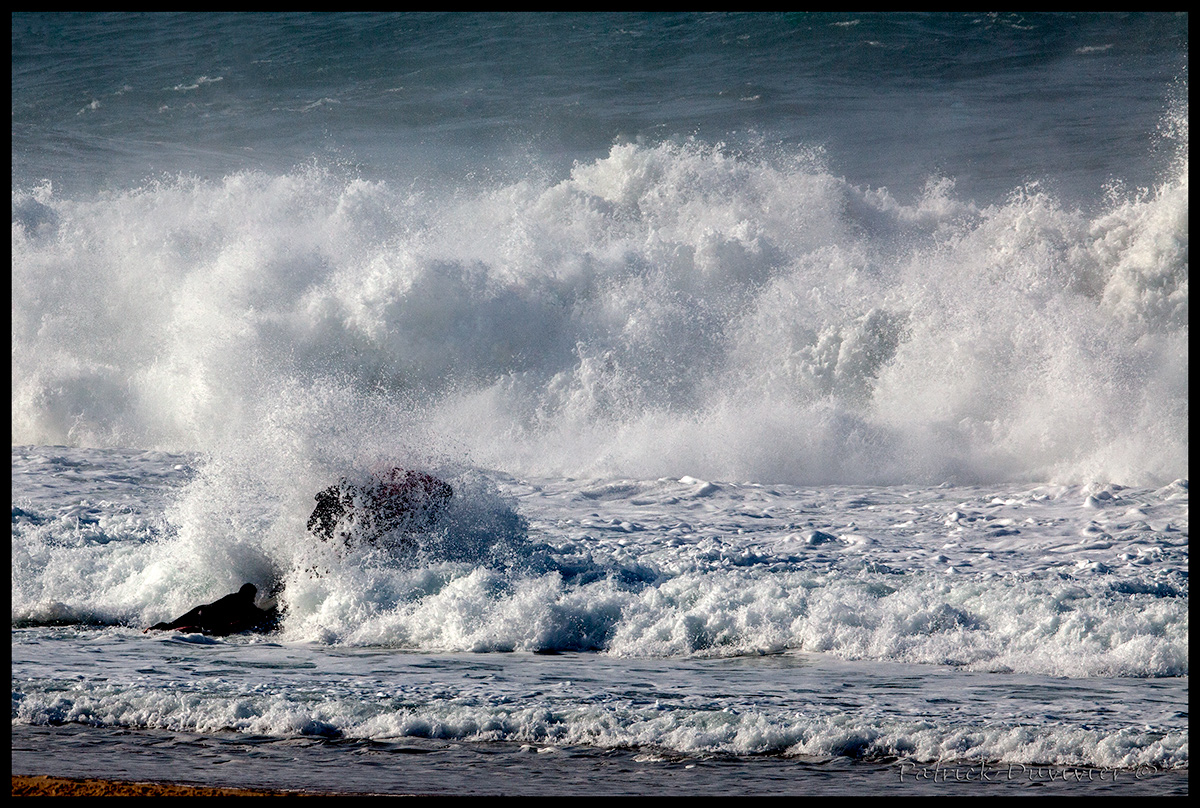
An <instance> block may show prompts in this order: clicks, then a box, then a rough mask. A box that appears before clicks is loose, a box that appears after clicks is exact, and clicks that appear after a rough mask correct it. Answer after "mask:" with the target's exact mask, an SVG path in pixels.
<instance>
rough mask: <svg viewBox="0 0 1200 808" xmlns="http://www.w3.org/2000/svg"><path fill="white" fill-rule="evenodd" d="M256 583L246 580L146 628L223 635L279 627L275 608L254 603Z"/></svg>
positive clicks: (256, 590)
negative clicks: (210, 600)
mask: <svg viewBox="0 0 1200 808" xmlns="http://www.w3.org/2000/svg"><path fill="white" fill-rule="evenodd" d="M257 594H258V587H256V586H255V585H254V584H246V585H245V586H243V587H242V588H241V589H239V590H238V591H237V592H234V593H233V594H232V595H226V596H225V597H223V598H221V599H220V600H218V601H215V602H213V603H206V604H204V605H203V606H197V607H196V608H194V609H192V610H191V611H190V612H188V613H187V614H184V615H180V616H179V617H176V618H175V619H174V620H172V621H170V622H169V623H156V624H154V625H153V626H151V627H150V628H148V629H146V631H186V632H191V633H196V634H210V635H212V636H216V637H224V636H227V635H229V634H240V633H242V632H243V631H258V632H268V631H274V630H275V629H276V628H278V627H279V613H278V612H277V611H276V610H275V609H260V608H258V607H257V606H255V605H254V597H255V595H257Z"/></svg>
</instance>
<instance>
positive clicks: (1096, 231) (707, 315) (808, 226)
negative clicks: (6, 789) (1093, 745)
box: [12, 133, 1188, 484]
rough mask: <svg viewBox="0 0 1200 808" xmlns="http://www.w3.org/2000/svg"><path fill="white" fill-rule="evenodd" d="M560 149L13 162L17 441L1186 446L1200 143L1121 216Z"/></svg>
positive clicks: (657, 460)
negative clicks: (432, 157) (126, 187)
mask: <svg viewBox="0 0 1200 808" xmlns="http://www.w3.org/2000/svg"><path fill="white" fill-rule="evenodd" d="M1182 139H1183V140H1184V142H1186V133H1184V135H1183V136H1182ZM537 176H538V175H537V174H536V173H533V172H531V175H530V177H531V178H530V179H528V180H525V181H519V182H514V183H507V184H504V183H501V184H495V185H491V186H486V185H484V186H465V187H460V188H456V189H454V190H453V191H452V192H447V191H445V190H444V189H443V190H433V189H423V188H419V187H409V188H395V187H392V186H389V185H387V184H385V183H382V182H367V181H363V180H358V179H347V178H345V177H343V176H341V175H339V174H338V173H337V172H334V171H329V170H324V169H321V168H308V169H300V170H296V171H295V172H292V173H290V174H284V175H279V176H269V175H265V174H260V173H252V172H251V173H238V174H233V175H230V176H227V177H226V178H225V179H223V180H221V181H217V182H207V181H200V180H195V179H187V178H179V179H173V180H164V181H162V182H157V183H153V184H149V185H146V186H144V187H142V188H138V189H136V190H133V191H128V192H119V193H106V194H103V195H100V196H97V197H91V198H88V197H75V198H59V197H58V196H57V195H56V194H55V193H54V192H53V190H52V188H51V187H50V186H49V185H47V186H43V187H41V188H38V189H34V190H32V191H14V193H13V228H12V249H13V295H14V297H13V306H12V312H13V351H12V355H13V373H12V378H13V410H12V412H13V421H12V429H13V439H14V442H16V443H63V444H73V445H85V446H142V447H148V448H163V449H172V450H206V451H207V450H211V449H214V448H215V447H218V446H223V445H225V444H227V443H230V442H232V443H239V442H240V443H242V444H245V445H251V446H253V445H254V444H255V443H256V442H261V438H260V437H259V436H260V432H261V430H262V428H263V425H264V424H266V425H268V432H269V433H270V435H271V437H272V438H273V439H278V440H282V441H290V442H303V443H310V444H321V443H325V442H328V441H330V440H332V439H333V437H332V436H331V434H330V433H331V431H332V432H334V433H338V432H345V433H347V434H349V433H351V432H354V431H356V430H357V431H359V432H364V433H368V434H371V435H375V436H386V437H384V438H382V439H383V440H385V441H396V440H401V441H404V442H406V443H408V444H409V445H410V446H420V447H421V448H422V449H423V450H425V451H427V452H432V453H435V454H441V455H443V456H451V457H462V456H464V454H465V455H467V456H469V457H470V458H471V461H470V462H472V463H473V464H475V465H479V466H485V467H490V468H497V469H503V470H506V471H509V472H512V473H517V474H540V475H543V476H553V475H568V476H580V475H588V474H590V475H594V476H614V475H630V476H636V477H642V478H654V477H657V476H662V475H672V476H676V477H678V476H682V475H683V474H688V473H691V474H698V475H700V476H704V477H708V478H721V479H757V480H764V481H766V480H770V481H780V482H794V483H799V482H840V483H896V482H901V483H904V482H927V483H928V482H932V483H937V482H941V481H944V480H956V481H960V482H970V481H984V482H992V481H1030V480H1037V481H1052V480H1053V481H1061V482H1087V481H1091V480H1100V481H1103V482H1121V483H1124V484H1146V483H1158V484H1161V483H1165V482H1168V481H1169V480H1171V479H1174V478H1176V477H1182V476H1186V473H1187V438H1186V436H1187V428H1186V427H1187V364H1188V349H1187V336H1188V327H1187V292H1188V279H1187V267H1188V259H1187V237H1188V228H1187V215H1188V203H1187V200H1188V182H1187V164H1186V159H1184V160H1183V161H1182V163H1181V164H1180V165H1177V166H1176V167H1175V168H1174V169H1173V171H1172V173H1171V174H1170V175H1169V176H1167V177H1166V178H1165V179H1164V181H1163V183H1162V184H1161V185H1160V186H1159V187H1157V188H1155V189H1153V190H1151V191H1147V192H1146V193H1144V194H1142V195H1138V196H1129V197H1121V198H1117V199H1116V200H1115V201H1113V202H1112V203H1111V204H1109V205H1108V207H1107V208H1106V209H1104V210H1101V211H1099V212H1097V213H1082V212H1079V211H1076V210H1071V209H1066V208H1063V207H1062V206H1060V205H1059V204H1058V203H1057V202H1056V201H1055V199H1054V198H1053V196H1052V195H1050V194H1049V193H1047V192H1044V191H1042V190H1039V189H1037V188H1036V187H1034V188H1026V189H1022V190H1019V191H1017V192H1015V193H1014V194H1013V196H1012V197H1011V199H1010V200H1009V201H1008V202H1006V203H1004V204H1001V205H996V206H992V207H988V208H985V209H977V208H976V207H974V206H973V205H972V204H971V203H970V202H969V201H963V200H959V199H957V198H955V196H954V193H953V188H952V183H949V182H947V181H941V182H933V183H931V184H930V186H929V188H928V189H927V192H926V194H925V195H924V197H922V198H920V199H915V200H912V201H902V200H897V199H895V198H893V197H892V196H891V195H890V194H888V193H887V191H886V190H873V189H863V188H858V187H855V186H852V185H850V184H848V183H846V182H845V181H843V180H841V179H838V178H837V177H836V176H834V175H833V174H831V173H830V172H829V171H828V170H827V169H825V168H824V167H823V165H822V162H821V160H820V159H819V157H818V156H814V155H811V154H808V153H795V154H792V155H788V156H779V155H769V156H765V155H759V154H743V153H729V152H727V151H726V150H723V149H722V148H720V147H712V146H707V145H704V144H699V143H680V144H671V143H665V144H660V145H654V146H649V145H618V146H615V147H613V149H612V151H611V153H610V154H609V155H608V156H607V157H606V158H603V159H600V160H596V161H594V162H590V163H586V164H577V165H576V166H575V168H574V170H573V171H572V172H571V174H570V176H569V177H566V178H563V179H557V180H555V179H543V178H535V177H537ZM300 412H304V413H305V415H306V416H307V417H310V418H316V419H317V423H304V422H301V420H300V419H299V418H298V417H297V415H298V414H299V413H300ZM355 419H358V420H355ZM284 422H287V424H288V425H284ZM276 427H277V428H276ZM289 429H290V430H291V433H290V434H289V433H288V430H289ZM250 451H257V449H251V450H250Z"/></svg>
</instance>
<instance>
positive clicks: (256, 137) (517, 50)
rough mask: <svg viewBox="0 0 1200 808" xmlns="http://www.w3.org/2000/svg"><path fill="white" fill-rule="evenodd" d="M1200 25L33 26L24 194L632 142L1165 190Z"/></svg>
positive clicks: (418, 165) (412, 170) (21, 91)
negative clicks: (1167, 146) (38, 185)
mask: <svg viewBox="0 0 1200 808" xmlns="http://www.w3.org/2000/svg"><path fill="white" fill-rule="evenodd" d="M1187 33H1188V28H1187V15H1186V14H971V13H968V14H849V13H836V14H699V15H698V14H628V13H599V14H530V15H510V14H500V15H493V14H354V15H336V14H335V15H329V14H320V15H313V14H268V15H260V14H239V15H228V14H147V15H128V14H73V15H57V14H50V15H47V14H34V15H29V14H17V15H14V16H13V27H12V58H13V69H12V76H13V85H12V90H13V101H12V136H13V182H14V184H15V185H26V184H29V183H35V182H37V181H39V180H41V179H45V178H49V179H51V180H53V181H55V182H56V183H63V184H73V183H82V184H84V185H97V184H98V185H105V184H111V183H115V184H118V185H127V184H130V183H132V184H138V183H140V182H141V181H142V180H143V179H145V178H146V177H153V176H156V175H158V174H160V173H162V172H166V173H169V174H173V173H177V172H181V171H182V172H187V173H200V174H202V175H213V174H216V175H219V174H222V173H225V172H228V171H230V170H235V169H240V168H246V167H254V168H263V169H266V170H270V171H278V170H285V169H288V168H290V167H292V166H293V165H294V164H296V163H302V162H304V161H308V160H312V159H318V160H329V161H342V162H345V163H349V164H352V165H356V166H359V167H360V168H361V169H362V171H363V172H364V173H365V174H366V175H367V176H383V177H395V176H429V174H430V173H431V172H434V173H438V174H441V173H445V174H447V175H450V176H454V177H460V178H461V177H462V176H464V175H466V174H469V173H471V172H477V173H479V172H483V173H489V174H492V175H502V176H503V175H506V174H513V173H516V174H522V173H525V172H527V171H529V170H530V166H531V164H532V165H536V166H540V167H541V168H542V169H544V170H547V171H559V170H561V169H562V167H563V166H564V165H565V166H569V165H570V162H571V161H573V160H590V159H595V158H596V157H597V156H600V155H602V154H604V153H605V152H607V150H608V149H609V147H610V146H611V145H612V144H613V143H614V142H617V141H622V140H630V141H649V142H658V141H661V140H663V139H669V138H687V137H693V136H694V137H698V138H701V139H703V140H704V141H706V142H710V143H715V142H724V143H729V144H733V145H736V146H740V147H750V146H752V145H757V146H758V147H760V148H766V149H768V150H776V151H781V152H783V153H785V154H786V153H789V152H793V151H795V150H802V149H813V148H819V149H823V150H825V151H826V153H827V154H828V155H829V158H830V160H831V162H832V165H833V169H834V170H835V172H836V173H844V174H845V176H846V177H847V178H848V179H850V180H851V181H852V182H855V183H859V184H868V185H872V186H880V185H884V186H888V187H889V188H891V189H892V190H893V192H899V193H907V192H911V191H912V190H913V189H914V188H915V189H918V190H919V188H920V187H921V186H922V185H923V184H924V183H925V181H926V179H927V178H928V177H929V176H930V175H940V176H949V177H952V178H954V179H955V180H956V181H957V182H958V183H959V186H958V187H959V190H960V192H963V193H965V194H966V195H967V196H970V197H972V198H976V199H977V200H980V201H990V199H991V198H994V197H995V196H997V195H1003V194H1006V193H1008V192H1009V191H1011V190H1012V189H1013V188H1014V187H1015V186H1018V185H1020V184H1022V183H1025V182H1029V181H1042V182H1048V183H1050V184H1051V185H1053V186H1056V187H1058V188H1059V189H1061V191H1062V192H1064V193H1066V194H1069V195H1072V196H1081V197H1083V198H1086V197H1089V196H1091V195H1094V194H1096V193H1097V191H1098V189H1099V188H1100V186H1101V185H1102V184H1103V183H1104V182H1106V181H1108V180H1109V179H1119V180H1122V181H1124V182H1127V183H1129V184H1131V185H1135V186H1139V185H1140V186H1145V185H1150V184H1152V183H1153V181H1154V180H1155V178H1156V176H1157V174H1158V172H1159V171H1161V168H1162V166H1161V163H1162V158H1161V155H1158V154H1156V147H1155V145H1154V141H1155V137H1156V134H1155V133H1156V128H1157V127H1158V126H1159V124H1160V122H1161V118H1162V116H1163V113H1164V111H1165V110H1166V108H1167V106H1168V104H1169V100H1170V97H1171V95H1172V93H1174V94H1177V95H1178V94H1180V93H1182V94H1183V95H1185V96H1186V77H1187Z"/></svg>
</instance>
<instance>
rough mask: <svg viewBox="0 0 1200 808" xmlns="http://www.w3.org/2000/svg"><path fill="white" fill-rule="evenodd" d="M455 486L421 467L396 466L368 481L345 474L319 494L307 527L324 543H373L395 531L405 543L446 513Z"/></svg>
mask: <svg viewBox="0 0 1200 808" xmlns="http://www.w3.org/2000/svg"><path fill="white" fill-rule="evenodd" d="M453 496H454V489H453V488H451V487H450V484H449V483H447V482H445V481H444V480H439V479H438V478H437V477H434V476H433V475H431V474H426V473H424V472H421V471H406V470H404V469H398V468H394V469H392V470H390V471H388V472H385V473H383V474H378V475H375V476H374V477H373V478H372V479H371V480H370V481H369V482H367V483H354V482H351V481H350V480H348V479H346V478H345V477H343V478H342V479H341V481H340V482H338V484H337V485H331V486H329V487H328V488H326V489H325V490H324V491H321V492H320V493H319V494H317V495H316V501H317V507H316V508H314V509H313V512H312V515H311V516H309V518H308V529H309V531H310V532H311V533H312V534H313V535H315V536H317V537H319V538H320V539H321V540H322V541H329V540H331V539H334V538H336V539H338V540H339V541H342V542H346V543H350V542H352V541H353V542H365V543H367V544H374V543H376V542H377V541H379V540H380V539H381V538H383V537H384V536H385V535H389V534H390V535H392V536H393V538H395V539H396V540H397V541H398V542H399V543H400V544H401V545H409V546H412V545H415V544H416V540H415V539H414V536H415V535H416V534H419V533H423V532H426V531H428V530H430V529H432V528H433V527H434V526H435V525H436V524H437V522H438V520H439V519H440V518H441V516H442V514H443V513H445V511H446V509H447V508H448V507H449V505H450V500H451V498H452V497H453Z"/></svg>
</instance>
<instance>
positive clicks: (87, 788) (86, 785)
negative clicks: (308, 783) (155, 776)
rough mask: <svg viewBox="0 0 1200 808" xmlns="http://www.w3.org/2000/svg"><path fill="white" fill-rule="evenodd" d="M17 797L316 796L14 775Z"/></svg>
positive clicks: (252, 789)
mask: <svg viewBox="0 0 1200 808" xmlns="http://www.w3.org/2000/svg"><path fill="white" fill-rule="evenodd" d="M12 795H13V796H14V797H316V796H329V795H322V794H317V793H315V792H309V791H273V790H267V789H255V788H208V787H205V786H188V785H180V784H175V783H134V782H128V781H124V780H96V779H91V778H88V779H75V778H72V777H44V776H37V777H19V776H17V775H15V774H14V775H13V776H12Z"/></svg>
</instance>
